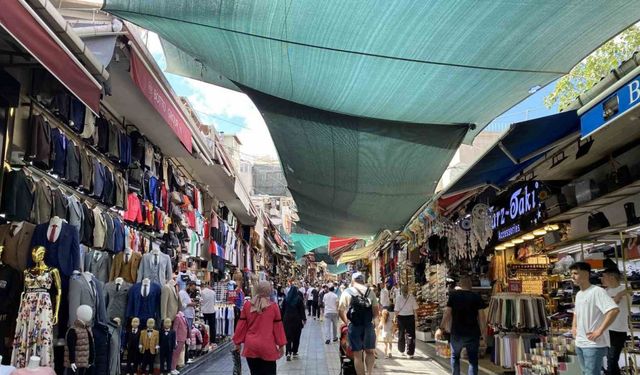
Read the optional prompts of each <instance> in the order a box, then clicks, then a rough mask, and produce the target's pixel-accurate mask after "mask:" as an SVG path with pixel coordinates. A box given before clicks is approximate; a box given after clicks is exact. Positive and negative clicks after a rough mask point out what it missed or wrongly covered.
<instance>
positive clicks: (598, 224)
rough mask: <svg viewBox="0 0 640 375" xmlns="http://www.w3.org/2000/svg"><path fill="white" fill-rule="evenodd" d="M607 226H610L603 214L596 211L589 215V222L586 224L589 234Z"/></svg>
mask: <svg viewBox="0 0 640 375" xmlns="http://www.w3.org/2000/svg"><path fill="white" fill-rule="evenodd" d="M609 226H611V224H610V223H609V219H607V216H606V215H605V214H604V213H603V212H600V211H597V212H594V213H592V214H591V215H589V221H588V223H587V228H588V229H589V232H595V231H597V230H600V229H603V228H607V227H609Z"/></svg>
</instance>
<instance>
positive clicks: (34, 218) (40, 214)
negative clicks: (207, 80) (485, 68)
mask: <svg viewBox="0 0 640 375" xmlns="http://www.w3.org/2000/svg"><path fill="white" fill-rule="evenodd" d="M34 185H35V191H34V193H33V208H32V209H31V220H30V221H31V222H32V223H36V224H42V223H46V222H48V221H49V219H50V218H51V207H52V206H53V197H52V196H51V189H50V188H49V185H47V184H46V183H45V182H44V180H39V181H36V180H34Z"/></svg>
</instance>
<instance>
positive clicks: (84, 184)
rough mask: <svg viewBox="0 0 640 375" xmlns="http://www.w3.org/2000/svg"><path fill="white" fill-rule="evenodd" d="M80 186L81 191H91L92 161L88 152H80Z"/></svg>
mask: <svg viewBox="0 0 640 375" xmlns="http://www.w3.org/2000/svg"><path fill="white" fill-rule="evenodd" d="M80 186H81V188H82V190H83V191H88V192H91V191H93V160H92V159H91V155H89V153H88V152H86V151H84V150H82V151H81V152H80Z"/></svg>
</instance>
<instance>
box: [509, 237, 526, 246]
mask: <svg viewBox="0 0 640 375" xmlns="http://www.w3.org/2000/svg"><path fill="white" fill-rule="evenodd" d="M511 242H513V243H514V244H516V245H519V244H521V243H523V242H524V240H523V239H522V238H514V239H513V240H511Z"/></svg>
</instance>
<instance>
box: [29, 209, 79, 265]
mask: <svg viewBox="0 0 640 375" xmlns="http://www.w3.org/2000/svg"><path fill="white" fill-rule="evenodd" d="M48 229H49V223H48V222H47V223H44V224H40V225H37V226H36V228H35V230H34V231H33V237H32V239H31V248H32V249H33V248H34V247H36V246H44V247H45V248H46V249H47V252H46V253H45V257H44V261H45V263H46V264H47V266H49V267H53V268H57V269H58V270H60V273H61V274H62V275H64V276H66V277H70V276H71V275H72V274H73V271H79V270H80V242H79V240H78V232H77V231H76V230H75V228H74V227H72V226H71V225H69V224H67V223H65V222H62V225H61V228H56V230H58V231H60V232H59V234H58V238H55V239H54V240H53V241H51V239H50V238H48V235H47V231H48ZM28 265H29V266H31V265H33V260H31V258H29V262H28Z"/></svg>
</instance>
